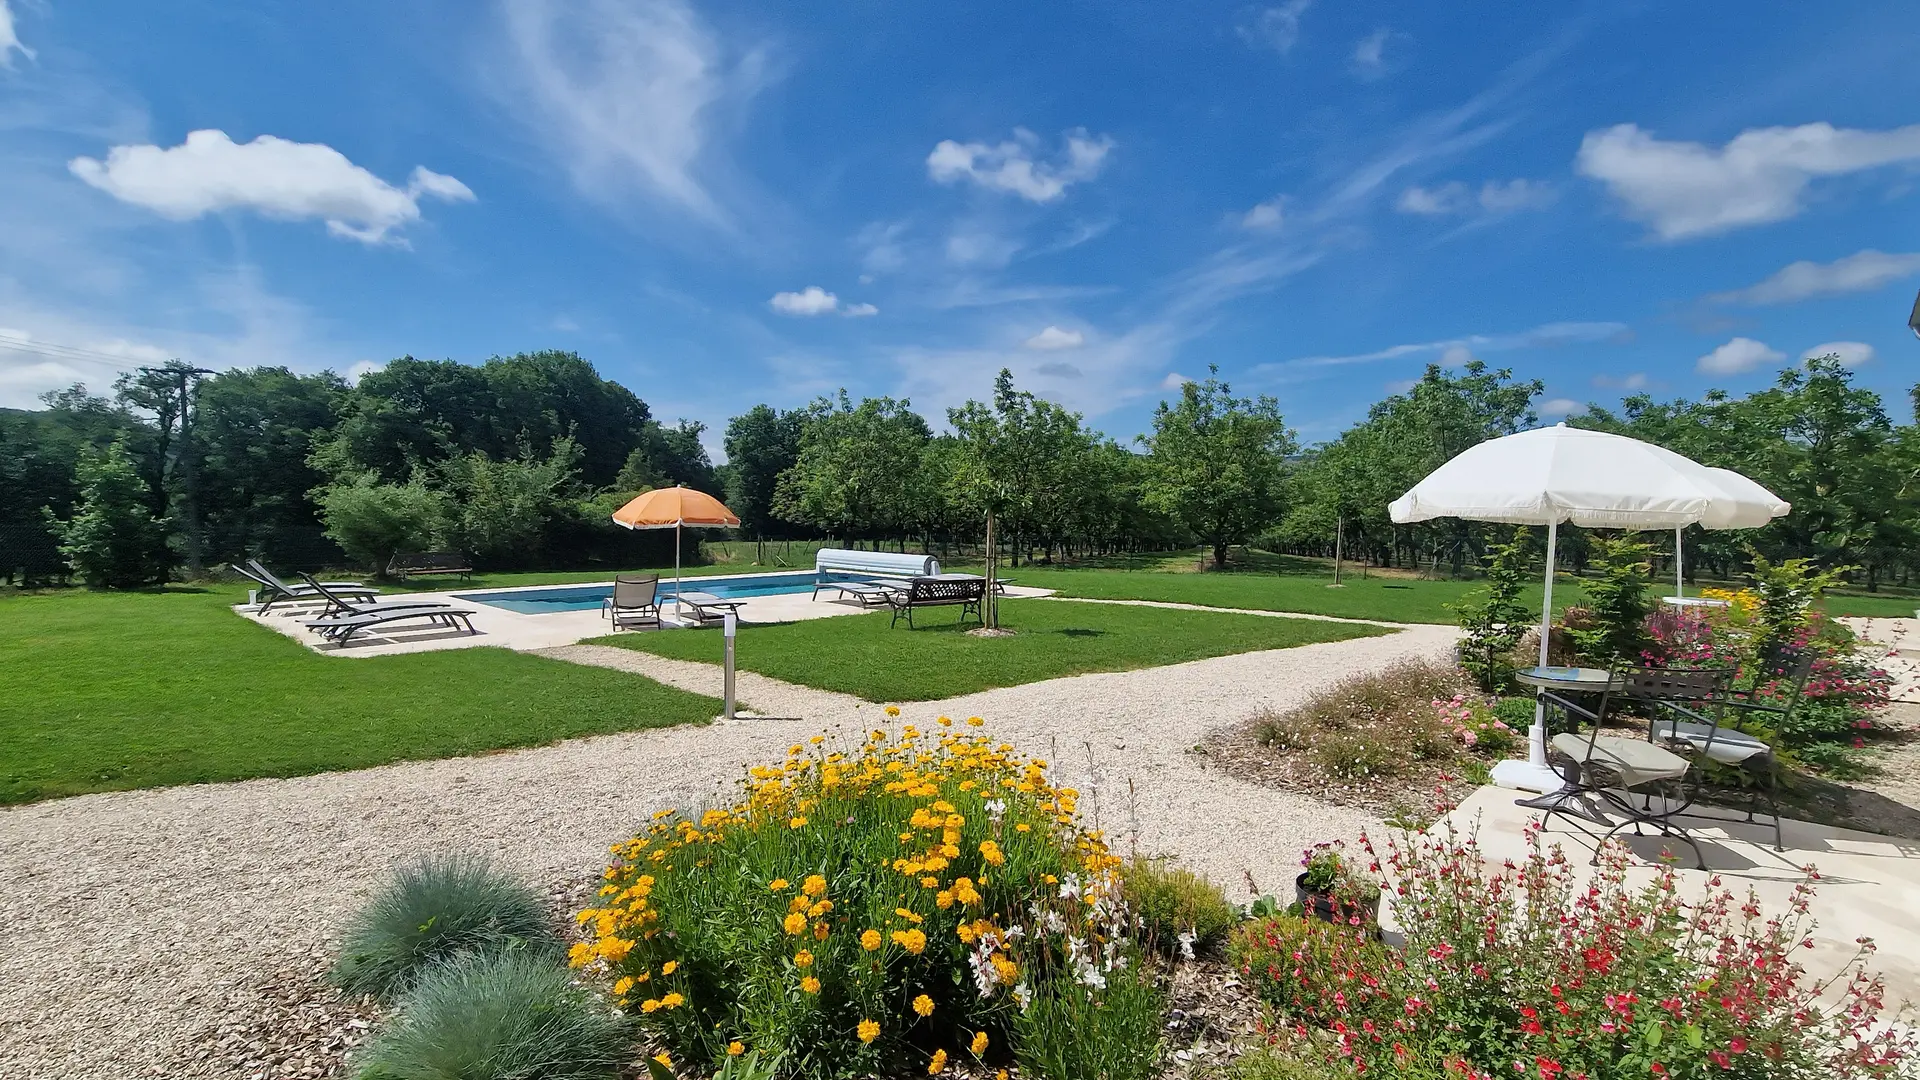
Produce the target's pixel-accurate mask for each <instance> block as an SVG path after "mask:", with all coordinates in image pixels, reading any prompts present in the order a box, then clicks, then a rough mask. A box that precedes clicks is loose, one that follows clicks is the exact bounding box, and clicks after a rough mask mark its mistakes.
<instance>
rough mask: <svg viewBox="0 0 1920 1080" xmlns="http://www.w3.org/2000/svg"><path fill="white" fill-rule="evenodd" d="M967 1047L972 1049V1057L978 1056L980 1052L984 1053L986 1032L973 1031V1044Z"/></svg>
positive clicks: (985, 1050) (985, 1049)
mask: <svg viewBox="0 0 1920 1080" xmlns="http://www.w3.org/2000/svg"><path fill="white" fill-rule="evenodd" d="M967 1049H969V1050H971V1051H973V1056H974V1057H979V1056H980V1055H981V1054H984V1053H986V1052H987V1033H986V1032H984V1031H976V1032H974V1033H973V1045H971V1046H969V1047H967Z"/></svg>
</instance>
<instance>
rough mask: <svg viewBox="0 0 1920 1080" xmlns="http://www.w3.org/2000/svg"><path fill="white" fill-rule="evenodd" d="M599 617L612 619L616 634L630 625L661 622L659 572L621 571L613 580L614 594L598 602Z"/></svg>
mask: <svg viewBox="0 0 1920 1080" xmlns="http://www.w3.org/2000/svg"><path fill="white" fill-rule="evenodd" d="M600 617H601V618H603V619H611V620H612V621H613V629H614V632H615V633H618V632H619V631H621V630H624V629H626V628H627V627H630V626H653V627H658V626H659V625H660V575H659V574H648V575H647V576H645V577H641V576H639V575H635V574H621V575H618V576H616V577H615V578H614V579H613V595H612V596H609V597H607V598H606V600H605V601H603V602H602V603H601V605H600Z"/></svg>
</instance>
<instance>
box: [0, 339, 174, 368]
mask: <svg viewBox="0 0 1920 1080" xmlns="http://www.w3.org/2000/svg"><path fill="white" fill-rule="evenodd" d="M0 349H10V350H12V351H14V352H21V353H26V354H27V355H29V356H41V357H45V358H47V359H49V360H71V361H74V362H76V363H83V364H104V365H110V366H112V367H114V368H115V369H117V370H120V371H131V370H133V369H134V368H136V367H139V366H140V365H141V363H142V362H143V360H145V358H142V357H134V356H115V355H114V354H112V353H105V352H100V351H98V350H96V349H83V348H80V347H79V346H77V345H61V344H59V343H57V342H52V341H22V340H20V339H18V338H9V337H0ZM6 359H13V358H12V357H0V360H6ZM147 362H150V361H147Z"/></svg>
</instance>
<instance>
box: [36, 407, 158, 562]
mask: <svg viewBox="0 0 1920 1080" xmlns="http://www.w3.org/2000/svg"><path fill="white" fill-rule="evenodd" d="M76 476H77V478H78V480H79V486H80V502H79V505H78V506H76V507H75V509H74V512H73V516H72V517H70V518H68V519H67V520H66V521H57V520H56V521H54V522H53V524H54V530H55V534H56V535H57V536H58V537H59V540H60V552H61V554H63V555H65V556H66V558H67V561H68V562H69V563H70V564H72V566H73V569H74V572H75V573H77V574H79V575H80V576H81V578H82V579H83V580H85V581H86V583H87V584H89V585H92V586H95V587H97V588H108V589H131V588H136V587H138V586H141V585H153V584H156V583H158V582H162V581H165V580H166V579H167V569H168V562H169V560H168V557H167V525H166V522H165V521H163V520H161V519H160V518H158V517H155V516H154V515H153V514H152V513H151V512H150V511H149V510H148V506H149V505H150V503H149V499H150V495H151V493H150V492H149V491H148V489H147V484H146V481H144V480H142V479H141V478H140V474H139V472H138V471H137V470H136V469H135V468H134V464H133V458H132V457H131V456H130V455H129V454H128V453H127V448H126V446H125V445H124V444H123V443H120V442H115V443H113V444H111V445H110V446H108V447H107V448H106V449H105V450H94V449H91V448H89V449H87V450H86V451H84V452H82V453H81V455H80V461H79V465H78V468H77V469H76ZM48 516H49V517H50V518H51V516H52V515H51V512H49V513H48Z"/></svg>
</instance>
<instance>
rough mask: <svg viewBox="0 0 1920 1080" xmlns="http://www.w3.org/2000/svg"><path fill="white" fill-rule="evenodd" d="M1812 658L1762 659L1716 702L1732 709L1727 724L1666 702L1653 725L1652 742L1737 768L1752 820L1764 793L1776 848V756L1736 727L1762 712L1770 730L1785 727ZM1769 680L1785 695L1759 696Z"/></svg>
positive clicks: (1779, 843) (1780, 847) (1779, 839)
mask: <svg viewBox="0 0 1920 1080" xmlns="http://www.w3.org/2000/svg"><path fill="white" fill-rule="evenodd" d="M1813 661H1814V656H1813V654H1812V653H1811V652H1810V651H1807V650H1798V651H1787V652H1782V653H1780V654H1777V655H1775V656H1774V657H1772V658H1771V659H1769V660H1765V661H1763V662H1762V664H1761V675H1760V676H1759V677H1757V678H1756V679H1755V682H1754V685H1753V686H1751V687H1748V688H1746V689H1743V690H1734V691H1731V692H1730V693H1729V694H1728V695H1727V697H1726V699H1725V700H1724V701H1723V702H1721V703H1720V704H1721V705H1722V706H1723V707H1724V708H1726V709H1732V710H1734V715H1733V716H1732V717H1730V718H1729V720H1730V722H1729V723H1728V724H1727V725H1724V726H1716V725H1714V724H1713V723H1712V722H1711V719H1710V718H1708V717H1705V716H1701V715H1699V714H1698V713H1696V712H1694V711H1692V710H1690V709H1688V708H1686V707H1684V706H1681V705H1677V704H1669V705H1668V706H1667V713H1668V715H1666V716H1664V717H1662V718H1659V719H1657V720H1656V721H1655V722H1654V725H1653V729H1652V736H1653V738H1654V739H1655V740H1656V741H1658V742H1660V743H1663V744H1665V745H1667V746H1669V747H1675V748H1679V747H1683V746H1684V747H1685V748H1686V749H1688V750H1691V751H1692V752H1693V753H1695V754H1697V755H1699V756H1700V757H1701V758H1704V759H1705V760H1706V761H1708V762H1711V763H1712V764H1713V765H1715V766H1718V767H1720V768H1724V769H1730V770H1732V771H1734V772H1735V773H1737V774H1738V775H1739V777H1740V782H1741V787H1742V788H1744V789H1745V790H1746V795H1747V821H1748V822H1752V821H1753V820H1754V811H1755V810H1756V809H1757V808H1758V804H1759V800H1760V799H1761V798H1762V797H1763V796H1764V797H1765V798H1766V800H1767V813H1768V815H1769V816H1771V817H1772V818H1773V849H1774V850H1775V851H1785V850H1786V848H1785V846H1784V838H1783V834H1782V832H1781V828H1780V802H1779V791H1780V759H1779V758H1778V757H1776V756H1775V755H1774V752H1773V746H1772V744H1770V743H1768V742H1766V741H1765V740H1763V739H1761V738H1759V737H1758V736H1755V735H1752V734H1750V733H1748V732H1746V731H1744V730H1741V727H1742V726H1743V725H1746V724H1748V723H1751V722H1752V720H1753V719H1754V718H1756V717H1764V718H1765V721H1764V722H1765V724H1766V726H1767V727H1768V728H1769V729H1771V730H1774V731H1778V730H1779V729H1780V728H1781V727H1782V726H1784V725H1785V723H1786V722H1787V720H1788V719H1789V718H1791V717H1792V716H1793V711H1794V709H1795V708H1797V707H1798V706H1799V704H1800V695H1801V692H1802V691H1804V690H1805V689H1806V685H1807V678H1808V676H1809V675H1810V674H1812V671H1813ZM1768 684H1771V685H1773V686H1774V687H1776V688H1777V687H1779V686H1782V685H1785V686H1786V687H1788V688H1789V689H1788V690H1787V692H1786V695H1785V696H1784V697H1776V698H1774V699H1772V700H1768V699H1763V698H1761V697H1760V696H1759V690H1760V688H1761V687H1762V686H1764V685H1768Z"/></svg>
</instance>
